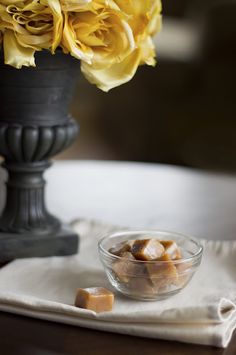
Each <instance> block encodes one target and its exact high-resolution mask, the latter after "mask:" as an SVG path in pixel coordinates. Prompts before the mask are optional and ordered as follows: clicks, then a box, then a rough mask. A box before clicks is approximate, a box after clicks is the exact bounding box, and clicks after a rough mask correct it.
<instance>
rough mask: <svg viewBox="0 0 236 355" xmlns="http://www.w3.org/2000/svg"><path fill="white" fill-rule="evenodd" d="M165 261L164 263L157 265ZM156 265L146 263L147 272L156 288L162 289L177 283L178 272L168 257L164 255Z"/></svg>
mask: <svg viewBox="0 0 236 355" xmlns="http://www.w3.org/2000/svg"><path fill="white" fill-rule="evenodd" d="M158 261H165V263H158ZM158 261H157V262H156V263H155V262H153V263H147V266H146V267H147V272H148V274H149V277H150V280H151V281H152V283H153V285H154V286H155V287H156V288H157V289H160V288H164V287H167V286H170V285H172V284H176V283H177V281H178V272H177V270H176V267H175V265H174V264H173V262H172V260H171V258H170V256H169V255H168V254H164V255H163V256H162V257H161V258H160V259H159V260H158Z"/></svg>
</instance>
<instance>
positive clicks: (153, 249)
mask: <svg viewBox="0 0 236 355" xmlns="http://www.w3.org/2000/svg"><path fill="white" fill-rule="evenodd" d="M131 253H132V254H133V256H134V257H135V258H136V259H137V260H144V261H151V260H157V259H159V258H160V257H161V256H162V255H163V254H164V253H165V249H164V247H163V245H162V244H161V243H160V242H159V241H158V240H156V239H143V240H135V242H134V243H133V246H132V248H131Z"/></svg>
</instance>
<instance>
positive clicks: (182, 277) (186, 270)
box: [176, 262, 193, 287]
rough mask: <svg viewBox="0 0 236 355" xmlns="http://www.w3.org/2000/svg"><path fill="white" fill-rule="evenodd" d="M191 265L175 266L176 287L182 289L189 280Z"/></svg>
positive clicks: (180, 264) (187, 263)
mask: <svg viewBox="0 0 236 355" xmlns="http://www.w3.org/2000/svg"><path fill="white" fill-rule="evenodd" d="M191 268H192V263H191V262H184V263H179V264H176V270H177V272H178V281H177V286H180V287H183V286H185V285H186V283H187V282H188V281H189V280H190V278H191V277H192V275H193V273H192V272H191Z"/></svg>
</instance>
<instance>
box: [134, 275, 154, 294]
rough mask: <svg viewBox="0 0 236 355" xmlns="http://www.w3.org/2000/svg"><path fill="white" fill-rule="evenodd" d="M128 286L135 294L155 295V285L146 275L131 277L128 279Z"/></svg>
mask: <svg viewBox="0 0 236 355" xmlns="http://www.w3.org/2000/svg"><path fill="white" fill-rule="evenodd" d="M129 287H130V289H131V290H132V293H133V294H134V295H135V294H137V295H140V294H141V295H142V296H144V295H147V296H151V295H155V294H156V292H157V291H156V287H155V286H154V285H153V283H152V281H151V280H150V279H149V278H147V277H132V278H131V279H130V280H129Z"/></svg>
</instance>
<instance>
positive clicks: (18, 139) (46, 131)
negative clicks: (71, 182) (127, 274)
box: [0, 51, 80, 262]
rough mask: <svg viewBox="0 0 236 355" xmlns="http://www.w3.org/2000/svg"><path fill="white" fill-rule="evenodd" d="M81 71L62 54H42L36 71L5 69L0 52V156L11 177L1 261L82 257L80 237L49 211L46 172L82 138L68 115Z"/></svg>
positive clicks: (0, 222) (0, 236) (1, 220)
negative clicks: (46, 202)
mask: <svg viewBox="0 0 236 355" xmlns="http://www.w3.org/2000/svg"><path fill="white" fill-rule="evenodd" d="M79 69H80V68H79V62H78V61H77V60H76V59H74V58H73V57H71V56H70V55H65V54H63V53H62V52H61V51H58V52H57V53H56V54H55V55H51V53H49V52H48V51H42V52H38V53H37V54H36V68H22V69H20V70H19V69H15V68H12V67H10V66H8V65H4V62H3V54H2V53H1V52H0V102H1V108H0V155H2V156H3V157H4V163H3V164H2V165H3V167H4V168H5V169H6V170H7V172H8V181H7V184H6V185H7V197H6V202H5V208H4V209H3V212H2V215H1V217H0V262H5V261H9V260H12V259H15V258H20V257H34V256H40V257H41V256H52V255H58V256H59V255H71V254H74V253H76V252H77V249H78V236H77V235H76V234H75V233H74V232H73V231H71V230H70V228H69V227H68V226H65V225H63V224H62V223H61V222H60V220H59V219H57V218H56V217H54V216H52V215H51V214H50V213H49V212H48V210H47V208H46V205H45V200H44V187H45V182H44V179H43V173H44V171H45V169H46V168H48V167H49V166H50V162H49V158H51V157H52V156H54V155H55V154H57V153H59V152H61V151H63V150H64V149H66V148H67V147H68V146H69V145H70V144H71V143H72V142H73V141H74V139H75V137H76V135H77V133H78V126H77V124H76V122H75V121H74V120H73V119H72V118H71V117H70V115H69V114H68V110H69V104H70V101H71V98H72V96H73V91H74V88H75V84H76V80H77V78H78V75H79ZM65 188H66V186H65ZM58 193H59V192H58Z"/></svg>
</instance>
